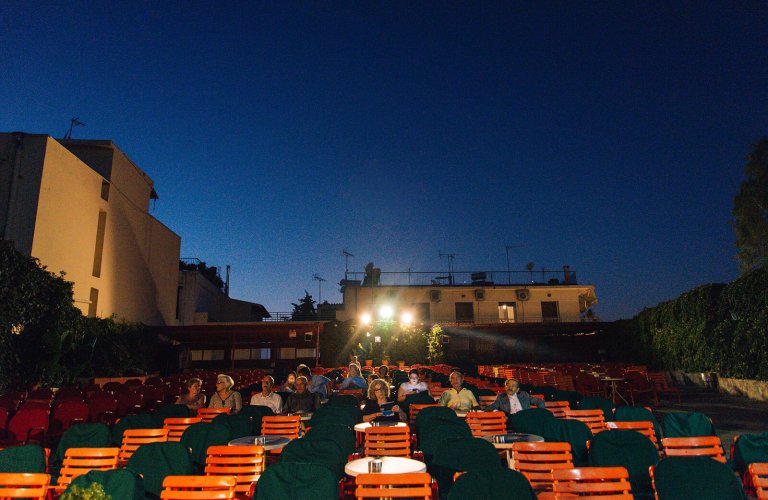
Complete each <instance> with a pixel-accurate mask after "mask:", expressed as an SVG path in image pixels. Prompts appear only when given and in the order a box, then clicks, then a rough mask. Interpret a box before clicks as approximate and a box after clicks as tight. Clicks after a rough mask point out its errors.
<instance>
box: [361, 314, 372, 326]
mask: <svg viewBox="0 0 768 500" xmlns="http://www.w3.org/2000/svg"><path fill="white" fill-rule="evenodd" d="M371 319H372V318H371V314H370V313H367V312H365V313H363V314H361V315H360V323H362V324H363V325H370V324H371Z"/></svg>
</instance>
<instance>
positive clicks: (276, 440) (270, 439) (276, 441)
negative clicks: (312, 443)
mask: <svg viewBox="0 0 768 500" xmlns="http://www.w3.org/2000/svg"><path fill="white" fill-rule="evenodd" d="M264 437H265V438H266V441H267V442H266V443H265V444H264V445H262V446H264V449H265V450H276V449H278V448H284V447H285V445H287V444H288V443H290V442H291V440H290V439H288V438H287V437H283V436H264ZM254 439H256V436H244V437H241V438H237V439H233V440H232V441H230V442H229V446H253V445H254V444H255V443H254Z"/></svg>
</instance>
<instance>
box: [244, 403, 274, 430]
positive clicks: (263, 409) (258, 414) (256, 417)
mask: <svg viewBox="0 0 768 500" xmlns="http://www.w3.org/2000/svg"><path fill="white" fill-rule="evenodd" d="M274 414H275V412H273V411H272V408H270V407H268V406H251V405H247V406H243V408H242V409H241V410H240V413H238V415H245V416H246V417H251V419H252V420H251V428H252V431H251V432H253V435H254V436H258V435H259V434H261V420H262V419H263V418H264V417H269V416H273V415H274Z"/></svg>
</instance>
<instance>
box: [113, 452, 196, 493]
mask: <svg viewBox="0 0 768 500" xmlns="http://www.w3.org/2000/svg"><path fill="white" fill-rule="evenodd" d="M126 469H128V470H130V471H131V472H134V473H136V474H139V475H141V476H142V477H143V478H144V489H145V490H146V492H147V493H151V494H153V495H157V496H160V492H161V491H162V489H163V480H164V479H165V478H166V476H190V475H192V472H193V470H192V457H191V456H190V455H189V450H188V449H186V448H185V447H184V446H182V445H181V443H175V442H166V443H148V444H143V445H141V446H139V448H138V449H137V450H136V452H135V453H134V454H133V456H131V458H129V459H128V465H127V466H126Z"/></svg>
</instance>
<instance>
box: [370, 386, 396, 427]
mask: <svg viewBox="0 0 768 500" xmlns="http://www.w3.org/2000/svg"><path fill="white" fill-rule="evenodd" d="M399 411H400V407H398V406H397V405H396V404H395V402H394V401H393V400H391V399H390V397H389V382H387V381H386V380H383V379H380V378H379V379H376V380H374V381H373V382H371V385H370V386H368V398H367V399H366V400H365V407H364V408H363V422H371V421H374V420H375V421H376V422H397V421H399V420H400V418H399V416H398V412H399Z"/></svg>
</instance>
